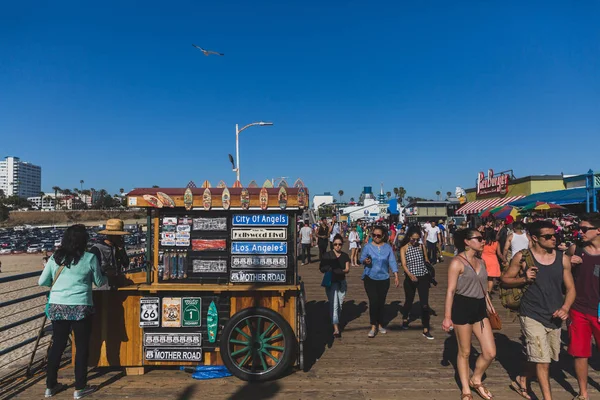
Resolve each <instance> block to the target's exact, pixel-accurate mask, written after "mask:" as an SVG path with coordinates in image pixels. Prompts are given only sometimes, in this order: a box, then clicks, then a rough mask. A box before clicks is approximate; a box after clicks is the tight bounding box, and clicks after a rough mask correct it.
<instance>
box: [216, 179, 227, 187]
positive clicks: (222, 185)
mask: <svg viewBox="0 0 600 400" xmlns="http://www.w3.org/2000/svg"><path fill="white" fill-rule="evenodd" d="M217 187H218V188H219V189H223V188H226V187H227V184H226V183H225V182H223V181H220V182H219V184H218V185H217Z"/></svg>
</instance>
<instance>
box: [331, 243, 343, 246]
mask: <svg viewBox="0 0 600 400" xmlns="http://www.w3.org/2000/svg"><path fill="white" fill-rule="evenodd" d="M333 245H334V246H341V245H342V244H341V243H334V244H333Z"/></svg>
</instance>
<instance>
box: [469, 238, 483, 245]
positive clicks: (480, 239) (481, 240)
mask: <svg viewBox="0 0 600 400" xmlns="http://www.w3.org/2000/svg"><path fill="white" fill-rule="evenodd" d="M471 239H475V240H477V241H478V242H479V243H481V242H483V236H471V237H470V238H469V239H468V240H471Z"/></svg>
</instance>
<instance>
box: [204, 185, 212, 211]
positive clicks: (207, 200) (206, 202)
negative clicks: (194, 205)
mask: <svg viewBox="0 0 600 400" xmlns="http://www.w3.org/2000/svg"><path fill="white" fill-rule="evenodd" d="M202 205H203V206H204V210H206V211H208V210H210V207H211V206H212V196H211V194H210V189H209V188H206V189H204V194H203V195H202Z"/></svg>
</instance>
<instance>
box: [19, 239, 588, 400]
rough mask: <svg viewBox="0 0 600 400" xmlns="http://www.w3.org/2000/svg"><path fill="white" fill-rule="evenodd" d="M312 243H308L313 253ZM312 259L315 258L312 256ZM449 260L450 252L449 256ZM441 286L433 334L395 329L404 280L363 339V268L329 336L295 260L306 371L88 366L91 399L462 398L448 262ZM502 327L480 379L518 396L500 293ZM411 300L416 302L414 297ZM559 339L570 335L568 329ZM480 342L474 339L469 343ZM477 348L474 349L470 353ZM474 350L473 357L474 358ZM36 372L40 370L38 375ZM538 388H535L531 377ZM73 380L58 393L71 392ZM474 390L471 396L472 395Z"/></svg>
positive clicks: (567, 377) (565, 376)
mask: <svg viewBox="0 0 600 400" xmlns="http://www.w3.org/2000/svg"><path fill="white" fill-rule="evenodd" d="M314 251H315V249H313V252H314ZM315 258H316V257H315ZM447 259H448V257H447ZM436 269H437V271H438V281H439V285H438V286H437V287H435V288H432V290H431V294H430V305H431V307H432V308H433V309H434V310H436V311H437V313H438V316H433V317H432V320H431V322H432V327H433V328H432V333H433V334H434V336H435V340H432V341H428V340H426V339H425V338H424V337H422V336H421V326H420V322H419V321H415V322H413V323H412V324H411V329H410V330H408V331H402V330H400V325H401V322H402V321H401V315H400V314H399V306H400V305H401V304H402V303H403V301H404V292H403V290H402V287H400V288H398V289H395V288H391V289H390V293H389V296H388V304H389V306H388V309H387V314H388V316H389V318H390V320H391V322H390V324H389V333H388V334H386V335H378V336H377V337H376V338H374V339H369V338H367V332H368V329H369V327H368V323H369V321H368V310H367V298H366V294H365V291H364V288H363V286H362V281H361V279H360V273H361V271H362V269H361V268H354V269H352V271H351V273H350V275H349V276H348V283H349V285H348V295H347V297H346V303H345V305H344V311H343V318H344V319H345V320H346V321H347V325H346V327H345V329H344V331H343V338H342V339H341V340H335V341H334V340H333V339H332V338H331V332H332V331H331V327H330V324H329V317H328V314H327V305H326V301H325V300H326V297H325V293H324V291H323V288H322V287H321V286H320V281H321V278H322V275H321V273H319V271H318V264H317V263H312V264H309V265H306V266H302V267H300V274H301V276H302V278H303V280H304V282H305V285H306V291H307V297H308V299H307V301H308V304H307V308H308V324H309V325H308V331H309V338H308V343H307V344H306V347H307V362H308V365H307V371H305V372H303V371H295V372H293V373H291V374H290V375H288V376H286V377H284V378H282V379H280V380H278V381H273V382H267V383H262V384H248V383H246V382H243V381H240V380H238V379H236V378H233V377H231V378H225V379H217V380H212V381H195V380H193V379H192V378H191V377H190V375H189V374H187V373H185V372H181V371H175V370H164V369H161V370H152V371H150V372H149V373H147V374H146V375H143V376H124V375H123V374H122V373H121V372H120V371H110V370H106V369H99V370H94V371H91V372H90V375H89V377H90V383H91V384H95V385H100V386H101V388H100V390H99V391H98V392H97V393H95V394H93V395H92V396H90V397H89V398H90V399H125V398H127V399H154V398H156V399H177V400H184V399H231V400H239V399H312V400H315V399H330V398H338V399H344V400H346V399H347V400H353V399H357V400H359V399H360V400H363V399H403V398H407V399H417V400H420V399H444V400H446V399H459V398H460V391H459V389H458V385H457V378H456V373H455V368H454V364H455V359H456V341H455V339H454V337H453V336H450V335H447V334H446V333H444V332H443V331H442V330H441V322H442V318H443V302H444V296H445V288H446V269H447V261H446V262H445V263H443V264H439V265H438V266H437V267H436ZM494 302H495V303H497V304H496V308H497V309H498V310H500V311H501V316H502V317H503V323H504V329H503V330H502V331H500V332H497V333H496V334H495V336H496V343H497V347H498V351H497V353H498V356H497V359H496V360H495V361H494V362H493V364H492V366H491V367H490V369H489V370H488V373H487V379H486V381H485V383H486V384H487V385H488V386H489V388H490V390H491V391H492V392H493V393H494V395H495V398H496V399H520V398H521V397H519V396H518V395H516V394H515V393H514V392H512V391H511V390H510V389H509V387H508V385H509V383H510V376H514V375H515V374H516V373H518V372H519V368H520V361H519V360H520V352H521V346H520V344H519V328H518V323H516V322H514V321H513V322H511V318H510V319H509V318H508V317H507V316H506V314H505V313H504V310H503V309H502V307H501V306H500V304H499V301H498V300H497V299H494ZM415 306H418V304H416V305H415ZM564 333H565V336H564V339H565V340H566V339H567V336H566V332H564ZM474 347H475V348H478V344H476V343H475V344H474ZM473 353H475V351H474V352H473ZM474 359H475V357H474V356H473V361H474ZM592 366H593V367H594V368H595V369H593V368H590V390H591V393H590V394H591V396H592V398H597V397H599V395H598V390H600V373H599V372H598V370H599V369H600V363H599V362H598V354H597V353H594V357H593V359H592ZM551 372H552V387H553V390H554V398H555V399H559V400H562V399H565V400H566V399H572V398H573V396H574V395H575V390H576V388H577V383H576V380H575V378H574V371H573V366H572V358H571V357H570V356H569V355H568V354H567V353H566V348H565V349H564V350H563V352H562V353H561V362H560V363H558V364H554V365H553V366H552V369H551ZM59 377H60V378H62V379H61V381H62V382H64V383H67V384H69V385H73V382H74V377H73V369H72V368H70V367H69V368H66V369H64V370H62V371H61V372H60V374H59ZM40 378H41V377H40ZM44 386H45V385H44V380H43V379H39V380H38V381H37V382H36V381H32V382H31V385H30V386H29V387H28V388H27V389H25V390H23V391H22V392H20V393H18V394H17V395H16V396H15V397H14V398H16V399H35V398H42V397H43V391H44ZM534 390H535V392H536V393H538V394H539V393H540V391H539V388H538V387H537V385H536V384H534ZM72 396H73V387H72V386H71V387H70V388H69V389H68V390H67V391H66V392H63V393H60V394H59V395H57V396H56V397H55V398H56V399H70V398H72ZM475 397H476V396H475Z"/></svg>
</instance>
